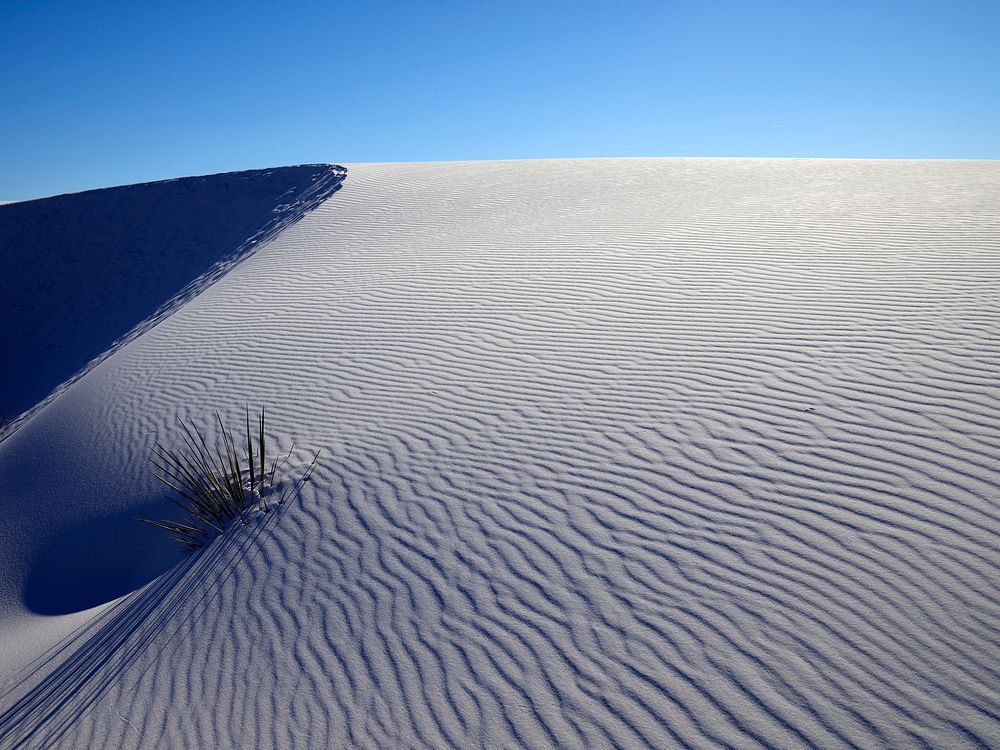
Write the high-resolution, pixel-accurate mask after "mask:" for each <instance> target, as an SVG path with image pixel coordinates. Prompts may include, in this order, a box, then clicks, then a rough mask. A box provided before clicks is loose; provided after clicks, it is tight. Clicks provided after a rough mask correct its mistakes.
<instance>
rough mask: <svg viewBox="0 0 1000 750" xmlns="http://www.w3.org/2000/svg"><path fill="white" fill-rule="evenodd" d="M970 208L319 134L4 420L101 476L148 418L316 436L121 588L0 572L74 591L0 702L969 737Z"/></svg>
mask: <svg viewBox="0 0 1000 750" xmlns="http://www.w3.org/2000/svg"><path fill="white" fill-rule="evenodd" d="M997 206H1000V164H997V163H990V162H871V161H798V160H775V161H771V160H694V159H692V160H672V159H662V160H661V159H648V160H647V159H635V160H569V161H549V162H546V161H539V162H501V163H468V164H426V165H362V166H355V167H349V172H348V177H347V179H346V182H345V183H344V187H343V189H342V190H341V191H340V192H338V193H337V194H336V195H335V196H334V197H333V198H331V199H329V200H328V201H327V202H325V203H324V204H323V205H322V206H321V207H319V208H318V209H317V210H315V211H314V212H313V213H311V214H309V215H308V216H306V217H305V218H304V219H303V220H302V221H300V222H299V223H298V224H296V225H295V226H294V227H292V228H291V229H288V230H287V231H285V232H283V233H282V234H281V235H280V236H278V238H277V239H276V240H275V241H274V242H273V243H272V244H270V245H269V246H267V247H266V248H265V249H264V250H262V251H261V252H259V253H257V254H255V255H254V256H252V257H251V258H249V259H248V260H247V261H245V262H244V263H243V264H241V265H240V266H239V267H238V268H236V269H235V270H234V271H233V272H232V273H230V274H229V275H228V276H226V277H225V278H224V279H222V280H221V281H220V282H218V283H216V284H215V285H213V286H212V287H210V288H209V289H208V290H207V291H205V292H203V293H202V294H200V295H199V296H197V297H196V298H194V299H193V300H191V301H190V302H188V303H187V304H186V305H185V306H184V307H183V308H182V309H181V310H179V311H178V312H177V313H176V314H174V315H173V316H172V317H170V318H169V319H167V320H166V321H164V322H163V323H161V324H160V325H158V326H157V327H155V328H153V329H152V330H151V331H149V332H147V333H145V334H144V335H143V336H141V337H140V338H138V339H136V340H135V341H133V342H132V343H130V344H129V345H127V346H125V347H124V348H122V349H120V350H119V351H118V352H116V353H115V354H114V355H113V356H111V357H109V358H108V359H106V360H105V361H104V362H103V363H101V364H100V365H99V366H97V367H96V368H94V369H93V370H92V371H91V372H90V373H89V374H88V375H87V376H85V377H84V378H82V379H81V380H80V381H78V382H77V383H76V384H74V385H73V386H72V387H70V388H68V389H67V390H66V391H65V392H64V393H63V394H62V395H61V396H60V397H59V398H58V399H56V400H55V401H53V402H52V403H51V404H49V405H48V406H47V407H46V408H45V409H44V410H43V411H42V412H41V413H40V414H39V415H37V416H36V417H35V418H34V419H33V420H32V421H30V422H29V423H27V424H26V425H25V426H24V427H23V428H22V429H20V430H19V431H18V432H17V433H15V434H14V435H13V436H12V438H11V439H9V440H8V441H6V443H4V444H3V445H2V446H0V471H8V470H9V469H10V468H11V467H13V466H23V465H25V464H28V465H31V462H32V461H37V460H38V459H37V458H35V457H36V456H38V455H39V454H44V455H46V456H48V457H49V459H48V460H54V457H65V456H67V455H69V456H77V455H79V452H80V451H81V450H85V452H86V456H87V461H86V462H85V465H83V466H81V465H80V464H79V463H77V464H75V465H74V466H73V467H72V471H74V472H76V473H77V474H79V475H82V477H81V478H80V480H79V482H77V483H70V484H71V486H70V487H66V486H65V485H66V484H67V482H65V481H64V480H65V477H66V475H67V474H68V473H69V471H70V469H65V470H63V469H61V468H59V467H56V468H54V469H51V468H49V469H46V470H44V471H38V472H36V473H35V474H33V475H32V476H31V479H30V481H29V480H28V479H27V478H24V477H23V476H22V474H23V473H24V472H22V473H21V474H18V477H21V478H20V479H19V480H17V481H14V482H13V489H11V486H10V485H8V487H6V488H4V489H2V490H0V492H8V493H10V492H18V493H21V494H19V495H17V497H18V498H19V499H20V500H21V501H23V502H25V503H27V502H29V501H30V502H35V500H36V499H37V498H42V497H46V496H48V495H51V494H53V493H55V494H58V493H59V492H62V493H67V492H68V493H70V494H71V495H72V494H73V493H79V494H80V497H79V498H77V499H76V501H77V502H83V499H82V498H83V497H84V493H90V494H87V495H86V497H93V498H94V500H93V502H94V503H95V504H97V505H101V504H109V503H110V504H113V505H115V507H116V508H122V509H126V510H127V509H129V508H131V507H133V505H134V504H138V503H139V502H140V501H142V502H149V498H150V497H151V496H152V493H153V489H152V483H151V480H150V479H149V477H148V468H147V466H146V460H145V452H146V450H147V449H148V448H149V446H150V445H151V443H152V440H153V439H154V438H155V437H159V438H160V439H166V440H168V441H170V440H176V435H175V433H174V432H173V429H174V425H175V422H176V420H177V419H178V418H180V417H184V416H198V417H199V418H200V415H202V414H209V413H210V412H211V411H212V410H214V409H220V410H222V411H223V412H224V413H225V414H229V415H230V416H231V417H233V418H235V417H236V416H237V415H238V414H239V413H240V410H241V409H242V408H243V404H244V403H247V402H249V403H250V404H258V403H261V402H264V403H266V404H267V405H268V408H269V411H270V414H271V415H272V416H271V428H270V429H272V430H273V432H274V440H275V441H276V442H278V443H280V444H281V446H282V447H283V448H284V449H287V448H289V447H291V446H292V444H293V442H294V444H295V445H296V446H299V448H297V449H296V453H295V455H294V457H293V461H292V463H293V465H294V466H299V467H300V466H302V465H303V463H304V462H306V461H307V460H308V458H307V455H308V454H307V453H306V450H307V449H308V448H322V449H323V451H324V453H323V457H322V458H321V461H320V467H319V469H318V470H317V472H316V476H315V479H314V481H312V482H311V483H309V484H308V485H307V486H306V489H305V492H304V493H303V495H302V497H301V498H300V499H298V500H297V501H296V502H295V503H294V504H292V505H289V506H285V507H284V508H283V510H282V513H281V515H280V517H279V516H278V515H277V514H271V515H270V516H268V520H267V522H266V523H264V524H258V525H256V526H255V527H254V528H253V529H252V530H251V531H249V532H237V533H234V534H232V535H230V536H228V537H227V538H224V539H222V540H219V541H217V542H216V543H215V544H214V545H213V546H212V547H210V548H209V549H208V550H207V551H206V552H205V553H204V554H203V555H202V556H201V557H196V558H194V559H191V560H189V561H188V562H187V563H186V566H185V567H182V568H177V569H176V570H175V571H174V573H173V575H172V576H167V577H164V578H161V579H160V580H159V582H158V583H157V584H154V585H153V587H152V588H149V589H146V590H145V591H144V592H138V593H136V594H134V595H132V597H131V598H128V599H125V600H123V601H120V602H119V603H118V604H116V605H114V606H111V607H103V608H98V609H95V610H92V612H91V613H90V614H87V615H86V616H84V615H79V614H77V615H72V616H71V615H65V616H63V618H58V617H57V618H53V617H47V618H46V617H42V616H41V615H39V614H36V613H32V612H30V611H28V609H24V610H20V611H19V610H17V609H16V607H12V608H11V609H10V611H9V614H8V615H7V619H6V621H5V623H4V626H5V627H6V628H7V629H8V632H9V633H10V634H11V635H10V638H11V639H14V638H15V637H16V638H19V639H21V640H19V641H17V642H18V643H24V644H32V647H33V648H34V651H32V653H33V654H40V653H41V649H42V646H44V645H49V644H51V643H52V642H54V640H55V635H54V634H55V633H56V631H57V630H58V631H59V634H60V635H61V634H62V633H64V632H66V628H63V629H62V630H59V628H58V627H56V625H58V623H62V622H70V619H66V618H75V619H72V620H71V621H72V623H73V624H74V625H76V624H79V623H81V622H84V621H89V622H91V628H90V629H89V630H85V631H82V632H80V633H78V635H77V638H76V640H75V641H72V642H69V643H68V644H63V645H62V646H61V647H59V648H58V649H56V650H55V651H54V652H52V654H50V655H49V656H48V657H43V658H42V659H41V660H40V661H39V662H38V663H37V664H36V665H35V667H34V668H35V669H37V672H36V673H35V674H36V678H35V679H33V680H32V679H29V680H27V681H26V682H25V683H21V685H20V686H19V687H18V688H17V689H15V691H14V692H13V693H8V698H7V699H6V703H5V704H0V708H6V709H7V710H6V713H3V714H0V737H3V736H4V733H5V732H6V736H7V737H8V738H14V739H17V738H21V739H24V738H28V739H26V740H25V741H26V742H27V743H28V744H30V742H31V741H35V742H41V741H52V742H56V741H58V742H61V744H62V745H63V746H66V747H102V746H103V747H115V746H127V747H128V746H132V747H181V746H189V747H194V746H201V747H233V748H245V747H255V746H258V747H274V748H278V747H306V746H311V747H364V748H388V747H431V748H449V747H453V748H472V747H490V748H500V747H504V748H514V747H601V748H604V747H629V748H631V747H656V748H666V747H728V748H764V747H767V748H799V747H823V748H840V747H865V748H877V747H895V748H903V747H936V748H962V747H973V748H985V747H997V746H1000V699H998V687H997V686H998V685H1000V644H998V634H997V627H996V623H997V622H1000V590H998V583H1000V581H998V571H1000V558H998V546H1000V540H998V533H997V532H998V528H1000V527H998V515H1000V510H998V503H997V497H998V487H1000V469H998V461H997V459H998V456H1000V387H998V386H1000V380H998V375H997V373H998V372H1000V348H998V346H997V332H998V330H1000V308H998V304H997V303H998V299H1000V273H998V272H1000V266H998V263H1000V213H998V211H997ZM82 446H85V448H83V447H82ZM93 466H100V467H101V468H100V470H98V469H96V468H93ZM61 472H63V473H61ZM106 475H110V477H108V476H106ZM80 486H82V487H84V488H85V489H84V490H78V489H76V488H77V487H80ZM98 490H99V492H97V491H98ZM60 497H61V496H60ZM46 502H47V501H46ZM130 503H131V504H133V505H130ZM50 512H54V511H50ZM11 554H14V555H16V554H22V553H20V552H18V553H11ZM23 556H24V558H25V559H30V556H29V555H27V553H23ZM23 567H24V571H25V572H24V573H23V574H17V575H14V574H10V575H8V578H7V583H6V584H5V585H6V586H7V596H8V600H9V601H13V600H14V599H15V598H16V597H17V596H19V595H20V592H21V591H22V590H23V587H24V586H25V585H26V584H25V581H28V580H29V579H30V576H31V566H30V565H29V564H28V563H25V564H24V566H23ZM18 576H20V577H18ZM0 593H3V592H0ZM66 609H70V608H69V607H67V608H66ZM94 618H98V619H94ZM43 626H45V627H47V628H49V629H48V630H44V628H43ZM60 627H61V626H60ZM31 628H36V629H35V630H33V631H31V632H32V633H34V634H35V635H33V636H31V637H29V636H28V635H26V633H28V632H29V630H30V629H31ZM39 629H40V630H39ZM38 632H45V633H49V635H47V636H46V638H48V639H49V640H48V641H44V642H43V640H44V639H43V640H39V636H37V633H38ZM32 638H34V640H32ZM9 642H10V643H13V642H14V641H13V640H11V641H9ZM24 648H25V649H27V648H28V647H27V646H25V647H24ZM24 653H26V651H25V652H24ZM53 654H54V655H53ZM15 677H16V675H15V674H14V673H13V672H12V673H11V678H10V679H11V680H13V679H14V678H15ZM9 684H13V683H10V682H9ZM16 698H22V700H21V702H20V703H17V702H16ZM43 719H44V721H43Z"/></svg>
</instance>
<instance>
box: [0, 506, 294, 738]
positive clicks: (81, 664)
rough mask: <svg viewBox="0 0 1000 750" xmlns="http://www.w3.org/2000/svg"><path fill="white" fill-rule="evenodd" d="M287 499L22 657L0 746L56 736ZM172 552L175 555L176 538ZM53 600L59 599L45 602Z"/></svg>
mask: <svg viewBox="0 0 1000 750" xmlns="http://www.w3.org/2000/svg"><path fill="white" fill-rule="evenodd" d="M291 504H292V498H290V499H289V500H288V501H286V502H285V503H283V504H282V505H281V506H279V507H277V508H275V509H274V511H273V512H271V513H269V514H267V515H264V516H262V517H259V519H258V520H257V522H255V523H254V524H253V525H251V526H250V527H247V528H244V527H240V526H234V527H233V528H231V529H230V530H229V531H227V533H225V534H222V535H220V536H218V537H216V539H214V540H213V541H212V543H211V544H209V545H207V546H206V547H204V548H203V549H201V550H199V551H197V552H193V553H189V554H187V555H185V556H184V558H183V559H182V560H181V561H180V562H179V563H177V564H176V565H175V566H174V567H173V568H171V569H170V570H168V571H167V572H165V573H163V574H162V575H160V576H159V577H158V578H156V579H155V580H153V581H152V582H151V583H149V584H148V585H146V586H145V587H143V588H140V589H138V590H136V591H133V592H132V593H131V594H128V595H127V596H125V597H124V598H122V599H121V600H120V601H118V602H115V603H114V604H112V605H110V606H109V607H108V609H107V610H105V611H104V612H102V613H101V614H100V615H98V616H97V617H96V618H95V619H93V620H92V621H90V622H89V623H88V624H86V625H84V626H83V627H81V628H80V629H78V630H77V631H76V632H74V633H72V634H71V635H70V636H68V637H67V638H65V639H64V640H63V641H62V642H60V643H58V644H57V645H55V646H53V647H52V648H51V649H49V650H48V651H47V652H46V653H44V654H42V655H41V656H39V657H38V658H37V659H35V661H34V662H32V663H31V664H28V665H27V666H26V667H25V668H24V669H23V670H22V671H21V673H20V676H19V677H17V678H15V682H14V683H13V684H8V685H6V686H4V692H3V694H2V695H0V707H3V706H6V708H2V712H0V747H4V748H11V749H13V748H28V747H47V746H49V745H51V744H53V743H57V742H58V741H59V739H60V738H61V737H62V736H63V735H64V734H65V733H66V732H67V731H68V730H69V729H70V728H71V727H72V725H73V723H74V722H75V721H76V720H77V719H79V718H80V717H81V716H83V715H84V713H86V712H87V711H88V709H90V708H91V707H92V706H93V705H94V704H95V703H96V702H97V701H98V700H99V699H100V698H101V696H102V695H103V694H104V692H105V691H106V690H107V689H108V688H109V687H110V686H111V685H112V684H114V682H115V680H116V679H117V678H118V677H119V676H120V675H122V673H123V672H125V671H126V670H127V669H128V668H129V667H130V666H131V665H133V664H135V662H136V661H137V660H138V659H139V658H140V657H141V656H142V654H143V653H144V652H145V651H146V650H147V649H148V648H149V646H150V644H151V643H152V642H153V641H154V640H155V641H156V643H157V646H158V647H159V648H163V647H165V646H166V645H167V644H168V643H169V642H170V641H171V640H173V639H174V638H175V637H177V636H178V635H182V631H184V632H186V630H187V628H189V627H190V625H191V624H192V620H193V618H194V617H195V615H196V614H197V613H198V612H199V611H200V610H201V607H202V605H207V603H208V602H210V601H211V594H212V593H213V592H214V591H216V590H217V589H218V588H219V587H220V586H222V585H223V584H224V582H225V581H226V579H227V578H228V577H229V576H230V575H231V574H232V572H233V570H234V567H235V566H236V565H238V564H239V563H240V561H241V559H242V558H244V557H246V556H247V554H248V552H250V551H251V549H252V548H254V547H255V543H256V542H257V541H258V540H259V539H261V538H262V535H266V534H267V533H269V531H270V529H271V528H272V527H273V525H274V524H275V523H277V522H278V520H279V518H280V517H281V516H283V515H284V514H285V512H286V511H287V509H288V506H290V505H291ZM132 524H133V526H138V525H139V524H136V523H135V521H134V520H133V521H132ZM133 531H134V529H133ZM153 531H154V532H155V530H153ZM173 554H174V559H176V554H177V553H176V546H174V547H173ZM57 601H58V602H62V603H65V601H66V600H65V599H60V600H55V599H53V600H51V603H56V602H57ZM39 675H41V677H39Z"/></svg>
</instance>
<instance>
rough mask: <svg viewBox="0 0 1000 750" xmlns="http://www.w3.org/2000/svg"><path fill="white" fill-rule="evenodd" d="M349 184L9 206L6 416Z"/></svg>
mask: <svg viewBox="0 0 1000 750" xmlns="http://www.w3.org/2000/svg"><path fill="white" fill-rule="evenodd" d="M342 178H343V170H342V169H340V168H338V167H334V166H332V165H329V164H311V165H306V166H300V167H282V168H279V169H258V170H253V171H248V172H230V173H226V174H217V175H208V176H205V177H187V178H183V179H177V180H164V181H162V182H149V183H145V184H142V185H127V186H123V187H115V188H106V189H103V190H90V191H87V192H84V193H74V194H71V195H59V196H56V197H54V198H43V199H40V200H34V201H24V202H21V203H14V204H11V205H7V206H4V207H3V208H0V265H2V267H3V287H4V289H3V294H2V295H0V417H6V418H8V419H13V418H14V417H17V416H18V415H19V414H21V413H22V412H24V411H26V410H28V409H29V408H30V407H33V406H35V405H36V404H37V403H38V402H40V401H41V400H42V399H43V398H45V397H46V396H48V395H49V394H50V393H51V392H52V391H53V390H55V389H56V388H57V387H58V386H60V385H62V384H63V383H64V382H65V381H67V380H68V379H70V378H71V377H73V376H75V375H77V373H79V372H80V371H81V370H83V369H84V368H85V367H86V366H88V365H89V364H91V363H92V362H93V361H94V360H96V359H99V358H100V357H102V356H106V355H107V353H108V352H109V351H110V350H113V349H114V348H115V346H120V345H121V344H122V343H124V341H127V340H128V339H129V338H134V337H135V336H136V335H138V334H139V333H141V332H142V331H143V330H146V329H148V328H149V327H150V326H151V325H152V324H153V323H155V322H156V321H157V320H159V319H161V318H162V317H164V316H165V315H166V314H168V313H169V312H170V311H171V310H173V309H175V308H176V307H178V306H179V305H181V304H183V302H184V301H186V300H187V299H190V298H191V297H192V296H194V295H195V294H196V293H197V292H198V291H199V290H200V289H202V288H204V287H205V286H207V283H208V281H209V280H210V279H211V278H215V277H217V276H218V275H220V274H221V273H222V272H223V271H224V270H225V269H226V268H228V267H229V265H231V264H232V263H234V262H235V261H237V260H238V259H239V258H240V257H242V256H244V255H246V254H247V253H248V252H250V251H252V250H253V249H254V247H255V246H256V245H257V244H259V243H261V242H264V241H265V240H267V239H268V238H269V237H271V236H273V235H274V234H275V233H276V232H278V231H280V230H281V229H284V228H286V227H288V226H290V225H291V224H293V223H294V222H295V221H297V220H298V219H299V218H301V216H302V215H303V214H304V213H306V212H307V211H308V210H310V209H311V208H312V207H314V206H315V205H316V204H317V202H320V201H323V200H325V199H326V198H328V197H329V196H330V195H331V194H332V193H333V192H334V191H335V190H336V189H337V187H338V185H339V184H340V181H341V179H342Z"/></svg>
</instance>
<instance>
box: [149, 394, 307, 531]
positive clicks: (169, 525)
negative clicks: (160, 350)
mask: <svg viewBox="0 0 1000 750" xmlns="http://www.w3.org/2000/svg"><path fill="white" fill-rule="evenodd" d="M215 418H216V421H217V422H218V424H219V430H220V432H221V442H219V441H216V443H215V445H214V446H213V447H210V446H209V443H208V441H207V440H206V439H205V435H204V433H203V432H202V431H201V430H200V429H198V427H197V425H195V424H194V423H193V422H192V423H184V422H181V428H182V435H181V437H182V439H183V442H184V447H183V448H182V449H180V450H171V449H170V448H167V447H165V446H164V445H163V444H162V443H159V442H157V443H156V447H155V448H154V449H153V451H152V455H151V456H150V461H151V462H152V464H153V466H154V467H155V468H156V478H157V479H158V480H160V482H162V483H163V484H164V485H166V487H167V488H168V489H169V490H170V494H169V496H168V497H169V499H170V501H171V502H172V503H174V505H176V506H178V507H179V508H180V509H181V510H182V511H183V512H184V517H183V520H180V521H153V520H150V519H148V518H140V519H139V520H140V521H142V522H143V523H149V524H152V525H153V526H157V527H159V528H161V529H164V530H165V531H167V532H169V533H170V535H171V537H172V538H173V539H175V540H176V541H178V542H180V543H181V544H182V545H184V547H185V548H187V549H192V550H194V549H198V548H200V547H202V546H204V544H205V543H206V542H208V541H210V540H211V539H212V538H213V537H215V536H216V535H217V534H221V533H222V532H223V531H224V530H225V527H226V524H227V523H229V522H230V521H232V520H233V519H239V521H240V522H241V523H242V524H243V525H246V524H247V515H248V513H250V512H251V511H253V510H254V509H259V510H261V511H263V512H265V513H267V512H269V511H270V509H271V508H270V506H269V505H268V501H267V496H268V494H270V492H271V490H272V489H273V487H274V477H275V474H276V473H277V471H278V469H280V468H281V466H282V465H283V464H284V462H285V461H286V460H287V459H288V456H289V455H291V452H289V453H288V454H285V455H284V457H279V456H277V455H275V456H274V457H273V458H272V459H271V462H270V465H268V460H267V443H266V440H265V437H264V409H263V408H261V410H260V415H259V416H258V418H257V419H256V420H254V421H255V422H256V424H254V425H251V419H250V407H249V406H248V407H247V413H246V450H245V451H244V450H243V447H242V445H240V443H237V442H236V439H235V437H234V433H233V432H232V431H230V430H227V429H226V426H225V425H224V424H223V422H222V417H221V416H220V415H219V414H218V412H216V415H215ZM254 438H256V448H255V446H254ZM240 442H241V443H242V440H241V441H240ZM318 458H319V452H318V451H317V452H316V455H315V456H314V457H313V460H312V463H311V464H310V465H309V467H308V469H306V471H305V473H304V474H303V475H302V477H300V478H299V480H298V481H297V482H295V483H294V484H293V485H292V486H291V487H289V488H286V489H285V491H284V492H282V494H281V497H279V498H278V500H277V501H276V502H273V503H271V505H280V504H281V503H282V502H284V500H285V497H286V496H287V495H288V493H289V490H291V491H292V492H295V491H297V490H298V488H299V487H300V486H301V484H302V483H303V482H305V481H307V480H308V479H309V476H310V475H311V474H312V471H313V469H314V468H315V467H316V460H317V459H318Z"/></svg>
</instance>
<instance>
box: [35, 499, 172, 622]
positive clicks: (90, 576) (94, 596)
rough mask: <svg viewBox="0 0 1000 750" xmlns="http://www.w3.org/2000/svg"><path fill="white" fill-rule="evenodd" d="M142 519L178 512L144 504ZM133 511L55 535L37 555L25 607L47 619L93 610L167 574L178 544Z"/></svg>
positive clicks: (168, 506)
mask: <svg viewBox="0 0 1000 750" xmlns="http://www.w3.org/2000/svg"><path fill="white" fill-rule="evenodd" d="M140 514H141V515H143V516H148V517H150V518H163V517H168V516H171V515H175V514H176V509H175V508H174V506H173V505H171V504H170V503H169V502H167V501H162V502H159V503H156V504H153V505H144V506H142V509H141V513H140ZM136 515H137V512H136V510H135V509H130V510H129V511H127V512H121V513H117V514H114V515H108V516H100V517H97V518H91V519H88V520H87V521H85V522H84V523H81V524H79V525H77V526H74V527H72V528H70V529H67V530H66V531H64V532H62V533H60V534H58V535H56V536H54V537H52V538H51V539H49V540H48V542H47V543H46V544H45V545H44V546H43V548H42V550H41V552H40V553H39V554H38V555H37V557H36V558H35V560H34V564H33V565H32V568H31V571H30V573H29V574H28V579H27V582H26V584H25V588H24V604H25V606H26V607H27V608H28V609H30V610H31V611H32V612H37V613H38V614H41V615H65V614H69V613H71V612H80V611H83V610H86V609H91V608H92V607H96V606H98V605H100V604H105V603H107V602H110V601H113V600H114V599H118V598H119V597H122V596H125V595H126V594H128V593H130V592H132V591H135V590H136V589H138V588H141V587H142V586H145V585H146V584H147V583H149V582H150V581H152V580H153V579H154V578H156V577H158V576H160V575H162V574H163V573H164V572H166V571H167V570H169V569H170V568H171V567H172V566H173V565H175V564H176V563H177V560H178V557H179V556H180V552H179V548H178V545H177V543H176V542H173V541H171V540H170V539H169V538H168V537H167V535H166V534H165V533H164V532H163V531H162V530H161V529H157V528H154V527H153V526H150V525H149V524H145V523H140V522H138V521H137V520H136Z"/></svg>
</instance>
